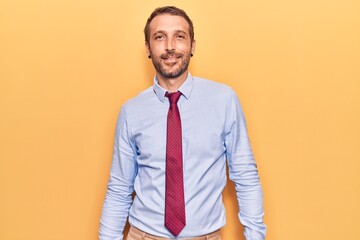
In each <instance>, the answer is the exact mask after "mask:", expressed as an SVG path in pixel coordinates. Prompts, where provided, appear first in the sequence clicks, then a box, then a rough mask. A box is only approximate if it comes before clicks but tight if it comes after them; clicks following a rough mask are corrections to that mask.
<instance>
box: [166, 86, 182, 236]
mask: <svg viewBox="0 0 360 240" xmlns="http://www.w3.org/2000/svg"><path fill="white" fill-rule="evenodd" d="M165 96H166V97H168V98H169V101H170V108H169V112H168V117H167V140H166V182H165V227H166V228H167V229H168V230H169V231H170V232H171V233H172V234H174V235H175V236H177V235H179V233H180V232H181V230H182V229H183V228H184V227H185V225H186V221H185V200H184V176H183V164H182V134H181V119H180V113H179V108H178V106H177V102H178V100H179V98H180V96H181V92H175V93H166V95H165Z"/></svg>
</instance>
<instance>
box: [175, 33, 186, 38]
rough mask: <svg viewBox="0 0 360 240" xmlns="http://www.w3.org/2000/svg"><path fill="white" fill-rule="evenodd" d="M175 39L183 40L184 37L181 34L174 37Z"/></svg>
mask: <svg viewBox="0 0 360 240" xmlns="http://www.w3.org/2000/svg"><path fill="white" fill-rule="evenodd" d="M176 38H177V39H184V38H185V36H184V35H183V34H179V35H176Z"/></svg>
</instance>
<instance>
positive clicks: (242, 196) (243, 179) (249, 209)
mask: <svg viewBox="0 0 360 240" xmlns="http://www.w3.org/2000/svg"><path fill="white" fill-rule="evenodd" d="M226 129H227V130H226V137H225V144H226V154H227V160H228V165H229V177H230V179H231V180H232V181H233V182H234V183H235V189H236V196H237V200H238V206H239V213H238V217H239V220H240V222H241V223H242V224H243V226H244V229H245V232H244V235H245V238H246V240H263V239H265V234H266V225H265V224H264V221H263V217H264V209H263V193H262V189H261V185H260V179H259V175H258V170H257V165H256V162H255V159H254V156H253V153H252V150H251V146H250V142H249V138H248V134H247V128H246V121H245V117H244V113H243V111H242V108H241V106H240V103H239V100H238V98H237V96H236V94H235V93H234V92H232V97H231V99H230V101H229V103H228V105H227V120H226Z"/></svg>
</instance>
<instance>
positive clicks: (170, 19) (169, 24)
mask: <svg viewBox="0 0 360 240" xmlns="http://www.w3.org/2000/svg"><path fill="white" fill-rule="evenodd" d="M179 30H180V31H184V32H186V33H188V34H189V24H188V22H187V21H186V20H185V19H184V18H183V17H181V16H174V15H170V14H162V15H158V16H156V17H154V18H153V20H152V21H151V22H150V34H153V33H155V32H158V31H163V32H169V33H170V32H175V31H179Z"/></svg>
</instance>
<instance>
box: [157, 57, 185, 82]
mask: <svg viewBox="0 0 360 240" xmlns="http://www.w3.org/2000/svg"><path fill="white" fill-rule="evenodd" d="M170 57H171V58H177V61H176V62H175V63H170V64H166V63H165V62H164V61H163V60H166V59H168V58H170ZM190 57H191V53H190V52H189V53H187V54H183V53H176V52H175V51H168V52H166V53H164V54H161V55H160V57H152V58H151V59H152V63H153V65H154V67H155V69H156V72H157V73H158V74H160V75H161V76H163V77H164V78H168V79H171V78H178V77H179V76H181V75H182V74H183V73H184V72H186V70H187V69H188V67H189V63H190Z"/></svg>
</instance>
